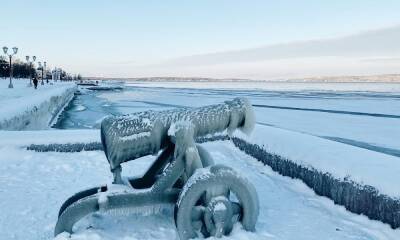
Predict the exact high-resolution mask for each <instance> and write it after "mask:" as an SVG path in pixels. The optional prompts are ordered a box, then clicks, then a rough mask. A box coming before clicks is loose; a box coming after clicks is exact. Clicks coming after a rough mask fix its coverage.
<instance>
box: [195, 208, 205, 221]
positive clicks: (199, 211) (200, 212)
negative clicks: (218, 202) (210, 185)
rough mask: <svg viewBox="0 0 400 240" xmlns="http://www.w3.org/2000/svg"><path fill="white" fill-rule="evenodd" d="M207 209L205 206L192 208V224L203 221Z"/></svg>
mask: <svg viewBox="0 0 400 240" xmlns="http://www.w3.org/2000/svg"><path fill="white" fill-rule="evenodd" d="M205 209H206V208H205V207H203V206H195V207H193V208H192V222H195V221H199V220H201V219H203V215H204V211H205Z"/></svg>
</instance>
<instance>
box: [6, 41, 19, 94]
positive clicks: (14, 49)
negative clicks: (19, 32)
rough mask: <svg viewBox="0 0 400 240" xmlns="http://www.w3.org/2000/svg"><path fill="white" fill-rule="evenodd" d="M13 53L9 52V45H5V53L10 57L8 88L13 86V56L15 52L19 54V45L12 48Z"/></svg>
mask: <svg viewBox="0 0 400 240" xmlns="http://www.w3.org/2000/svg"><path fill="white" fill-rule="evenodd" d="M12 50H13V53H12V54H8V53H7V52H8V47H3V52H4V54H5V55H7V56H8V57H9V58H10V84H8V88H13V87H14V86H13V84H12V70H13V69H12V64H11V58H12V56H14V55H15V54H17V52H18V48H17V47H13V48H12Z"/></svg>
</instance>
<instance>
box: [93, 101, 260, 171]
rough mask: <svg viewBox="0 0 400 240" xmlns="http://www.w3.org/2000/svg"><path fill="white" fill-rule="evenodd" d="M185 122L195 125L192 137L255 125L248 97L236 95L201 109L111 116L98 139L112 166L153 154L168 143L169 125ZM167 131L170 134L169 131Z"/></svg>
mask: <svg viewBox="0 0 400 240" xmlns="http://www.w3.org/2000/svg"><path fill="white" fill-rule="evenodd" d="M177 122H188V123H190V124H193V126H194V137H200V136H205V135H207V134H214V133H218V132H222V131H224V130H227V131H228V133H232V132H233V131H234V130H235V129H237V128H239V129H241V130H242V131H243V132H245V133H249V132H250V131H251V130H252V128H253V126H254V114H253V110H252V107H251V104H250V103H249V101H248V100H247V99H244V98H235V99H233V100H231V101H225V102H224V103H222V104H216V105H210V106H205V107H200V108H183V109H173V110H166V111H159V112H157V111H145V112H139V113H133V114H128V115H121V116H110V117H107V118H105V119H104V120H103V121H102V123H101V141H102V144H103V147H104V152H105V154H106V157H107V159H108V161H109V163H110V166H111V169H115V168H117V167H118V166H119V165H120V164H121V163H123V162H126V161H129V160H134V159H136V158H139V157H142V156H145V155H149V154H155V153H157V152H158V151H159V150H160V149H162V148H164V147H165V146H166V145H167V144H168V143H169V142H171V136H169V135H173V134H171V133H172V132H174V130H173V129H171V130H172V131H169V130H170V127H171V126H173V127H174V126H175V125H174V124H175V123H177ZM168 131H169V134H168Z"/></svg>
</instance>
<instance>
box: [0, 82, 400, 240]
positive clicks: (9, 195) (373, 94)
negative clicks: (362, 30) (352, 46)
mask: <svg viewBox="0 0 400 240" xmlns="http://www.w3.org/2000/svg"><path fill="white" fill-rule="evenodd" d="M5 82H6V81H4V82H2V83H1V82H0V87H2V88H0V106H1V107H0V126H1V123H2V122H4V118H7V119H9V117H10V116H21V114H23V112H24V111H25V109H32V108H33V107H34V106H43V105H40V104H41V103H43V102H46V101H49V99H51V98H52V97H54V96H61V95H63V94H64V93H66V92H68V91H71V92H73V91H72V90H73V89H74V86H73V85H71V84H61V83H57V84H55V85H45V86H44V87H42V86H41V85H39V89H38V90H35V91H34V90H33V89H30V88H27V87H26V83H27V82H28V81H27V80H16V81H15V82H14V86H15V88H14V89H7V84H6V83H5ZM127 85H130V86H134V87H135V88H133V89H130V88H129V86H127V87H126V88H124V91H122V92H107V93H101V94H99V96H101V97H102V98H103V99H101V101H99V104H100V105H101V107H102V108H103V107H104V108H107V107H109V106H111V107H115V110H116V111H115V112H117V113H131V112H135V111H142V110H144V109H146V110H147V109H162V110H165V109H170V108H173V107H182V106H185V107H197V106H203V105H207V104H214V103H221V102H222V101H224V100H228V99H232V98H233V97H235V96H245V97H248V98H250V100H251V102H252V103H253V104H256V105H273V106H278V107H298V108H313V109H316V110H318V109H322V110H338V111H353V112H357V113H363V114H364V113H372V114H376V113H378V114H386V115H392V116H395V115H399V113H398V109H399V107H400V104H399V101H398V99H399V92H400V84H385V83H382V84H376V83H365V84H356V83H348V84H347V83H345V84H322V83H318V84H316V83H305V84H304V85H303V84H299V83H266V82H245V83H241V84H231V83H207V84H200V83H193V82H189V83H182V82H177V83H149V82H146V83H136V82H135V83H129V84H127ZM143 86H144V87H143ZM41 87H42V88H41ZM171 87H173V88H171ZM195 88H197V89H195ZM211 88H213V89H211ZM233 88H235V89H233ZM328 89H329V91H327V90H328ZM332 90H333V91H332ZM343 91H345V92H343ZM360 91H361V92H360ZM366 91H368V92H366ZM88 92H92V91H88ZM92 94H94V91H93V92H92ZM67 95H68V94H67ZM26 96H29V98H27V97H26ZM68 97H70V95H68V96H66V97H65V98H63V99H64V100H65V101H66V102H67V101H69V99H70V98H68ZM85 104H86V102H84V101H83V102H82V103H81V105H80V107H77V108H75V109H74V110H75V111H76V112H77V113H79V114H83V115H82V116H83V118H81V119H80V121H84V119H85V118H87V117H88V116H87V111H91V107H93V106H86V105H85ZM124 104H125V105H124ZM48 106H50V105H48ZM63 106H64V105H63ZM63 106H60V108H62V107H63ZM51 107H53V106H51ZM135 108H137V109H135ZM42 109H45V108H42ZM57 109H58V108H57ZM95 110H96V111H97V110H98V109H95ZM28 113H29V111H28ZM57 113H59V112H51V114H50V115H43V116H41V117H40V118H38V121H37V122H38V123H40V128H48V123H49V121H50V119H51V118H53V117H54V116H56V115H57ZM84 114H86V116H84ZM102 114H104V113H101V114H98V115H96V117H98V119H102V117H103V115H102ZM255 114H256V119H257V123H258V124H256V126H255V130H254V131H253V135H251V136H245V135H244V134H240V133H235V136H237V137H241V138H243V139H245V140H246V141H249V142H252V143H256V144H259V145H260V146H263V147H264V148H265V149H266V150H267V151H269V152H273V153H276V154H278V155H280V156H283V157H285V158H287V159H289V160H291V161H294V162H296V163H298V164H301V165H303V166H306V167H309V168H314V169H317V170H318V171H321V172H328V173H330V174H332V175H333V176H334V177H337V178H340V179H345V178H346V179H350V180H353V181H355V182H356V183H360V184H362V185H371V186H373V187H375V188H376V189H378V190H379V191H380V192H381V193H384V194H387V195H388V196H391V197H394V198H400V189H399V188H398V186H397V185H398V184H396V183H398V182H399V178H400V177H399V174H398V173H399V172H400V161H399V157H395V156H394V155H395V154H394V155H393V154H392V155H391V154H390V153H386V154H384V153H382V152H380V151H382V149H379V147H386V148H390V149H393V150H394V151H399V149H400V145H399V141H398V140H397V139H398V136H399V134H400V132H399V130H400V128H399V127H398V126H400V118H396V117H390V116H389V117H385V116H383V117H374V116H369V115H368V114H364V115H352V114H347V113H346V114H341V113H340V114H333V113H327V112H318V111H316V112H311V111H307V110H304V109H302V110H290V109H279V108H265V107H255ZM26 116H28V117H27V118H25V119H28V120H32V119H30V118H29V114H26ZM50 116H51V117H50ZM2 119H3V120H2ZM20 119H21V118H20ZM98 119H97V118H96V119H95V120H97V121H98V122H97V125H98V124H99V122H100V120H98ZM9 122H10V121H9ZM144 123H146V122H144ZM148 123H150V121H149V122H147V124H148ZM42 124H43V125H42ZM85 124H86V123H84V122H83V123H82V125H79V126H80V127H81V126H90V124H87V125H85ZM38 126H39V125H32V128H29V129H40V128H39V127H38ZM18 129H20V128H18ZM325 137H337V138H342V139H348V140H353V141H358V142H362V143H367V144H371V145H373V146H377V147H378V148H377V149H371V150H367V149H365V148H363V147H357V146H354V145H351V144H344V143H339V142H336V141H334V140H332V139H331V140H329V139H327V138H325ZM98 142H100V131H99V130H62V131H61V130H45V131H0V232H1V233H2V234H1V236H0V239H52V238H53V236H52V234H53V229H54V226H55V223H56V220H57V213H58V210H59V207H60V206H61V204H62V203H63V201H64V200H66V199H67V198H68V197H69V196H71V195H72V194H74V193H75V192H78V191H80V190H83V189H86V188H89V187H93V186H98V185H101V184H104V183H110V182H111V181H112V174H111V173H110V171H109V165H108V163H107V159H106V158H105V155H104V152H102V151H82V152H74V153H61V152H46V153H40V152H34V151H28V150H26V147H27V146H29V145H31V144H54V143H57V144H65V143H98ZM202 146H203V147H205V148H206V149H207V150H208V151H210V153H211V155H212V156H213V158H214V159H215V161H216V163H217V164H225V165H227V166H230V167H232V168H233V169H235V170H236V171H238V172H240V173H241V174H242V175H243V176H244V177H246V178H248V179H249V181H250V182H251V183H252V184H254V186H255V187H256V190H257V193H258V195H259V198H260V204H261V205H260V217H259V221H258V223H257V226H256V228H257V231H256V232H255V233H250V232H246V231H243V230H242V229H241V226H240V225H236V226H235V228H234V230H233V233H232V235H231V236H229V237H224V238H223V239H237V240H243V239H255V240H258V239H283V240H290V239H299V240H302V239H307V240H308V239H311V240H312V239H378V240H380V239H382V240H386V239H389V240H391V239H400V230H393V229H391V228H390V227H389V225H387V224H383V223H381V222H378V221H372V220H369V219H367V218H366V217H365V216H362V215H356V214H353V213H350V212H349V211H346V210H345V209H344V207H341V206H338V205H335V204H334V203H333V202H332V201H331V200H329V199H327V198H325V197H320V196H317V195H316V194H315V193H314V192H313V191H312V190H311V189H310V188H308V187H307V186H306V185H305V184H303V183H302V182H301V181H300V180H294V179H291V178H288V177H283V176H281V175H279V174H277V173H276V172H274V171H272V170H271V169H270V168H269V167H268V166H264V165H263V164H262V163H260V162H258V161H257V160H255V159H253V158H252V157H250V156H248V155H246V154H244V153H243V152H241V151H240V150H238V149H237V148H235V147H234V145H233V144H232V143H229V142H212V143H205V144H203V145H202ZM154 158H155V157H154V156H145V157H142V158H139V159H137V160H136V161H131V162H129V163H124V164H123V169H124V170H123V173H124V174H125V175H127V176H138V175H141V174H142V173H143V171H145V170H146V169H147V168H148V167H149V164H150V163H151V160H153V159H154ZM200 171H207V169H205V170H200ZM108 186H109V188H110V190H111V191H110V192H107V193H105V194H104V195H103V196H102V198H101V199H100V200H101V203H102V205H106V202H107V201H106V198H107V194H110V193H112V192H113V191H117V190H118V189H117V188H118V186H113V185H110V184H108ZM118 191H119V190H118ZM139 212H143V213H150V212H151V213H153V212H155V213H156V214H154V215H148V214H139ZM143 215H145V216H143ZM316 219H317V221H316ZM75 230H76V233H74V234H72V235H69V234H60V235H59V236H58V237H57V238H56V239H58V240H62V239H81V240H82V239H83V240H93V239H96V240H102V239H177V234H176V231H175V224H174V220H173V210H172V209H165V208H163V207H161V206H153V207H148V208H141V209H128V210H124V211H116V212H113V213H110V212H101V213H96V214H93V215H90V216H88V217H87V218H85V219H83V220H82V221H80V222H79V223H78V224H77V226H76V229H75Z"/></svg>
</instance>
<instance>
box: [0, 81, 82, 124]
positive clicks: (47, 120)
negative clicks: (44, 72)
mask: <svg viewBox="0 0 400 240" xmlns="http://www.w3.org/2000/svg"><path fill="white" fill-rule="evenodd" d="M27 82H28V80H17V81H15V82H14V88H13V89H9V88H7V84H6V81H2V82H1V83H0V130H38V129H47V128H49V126H50V125H51V124H52V122H53V121H54V120H56V118H57V116H58V114H59V113H60V112H61V111H62V110H63V108H64V107H65V106H66V105H67V104H68V103H69V101H70V100H71V99H72V98H73V96H74V92H75V90H76V86H75V84H72V83H55V84H54V85H49V84H45V85H40V84H39V86H38V89H36V90H35V89H34V88H33V87H27Z"/></svg>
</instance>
